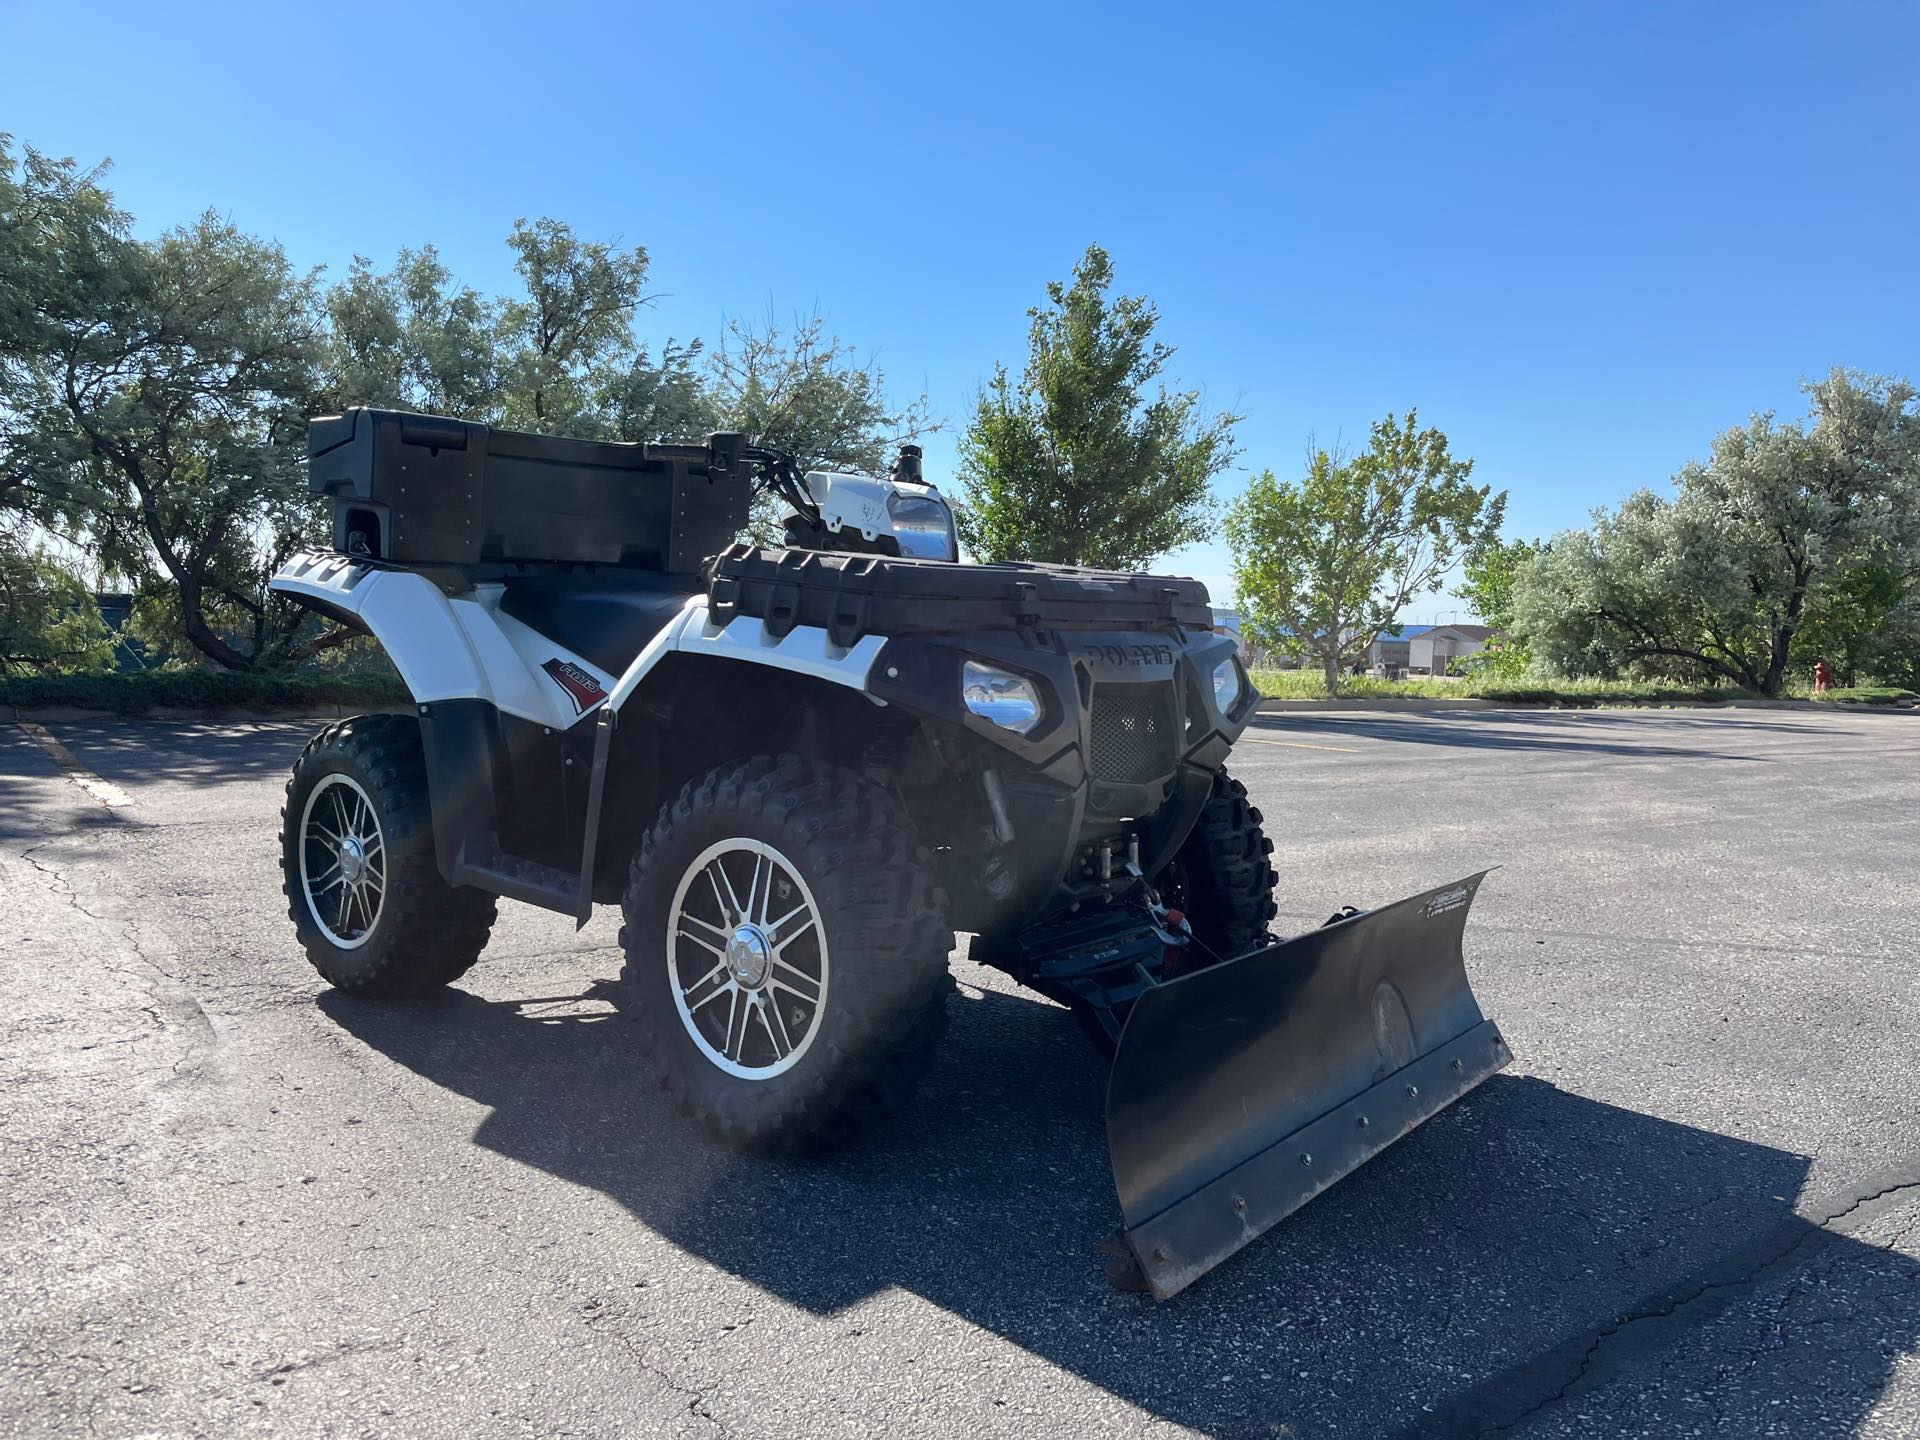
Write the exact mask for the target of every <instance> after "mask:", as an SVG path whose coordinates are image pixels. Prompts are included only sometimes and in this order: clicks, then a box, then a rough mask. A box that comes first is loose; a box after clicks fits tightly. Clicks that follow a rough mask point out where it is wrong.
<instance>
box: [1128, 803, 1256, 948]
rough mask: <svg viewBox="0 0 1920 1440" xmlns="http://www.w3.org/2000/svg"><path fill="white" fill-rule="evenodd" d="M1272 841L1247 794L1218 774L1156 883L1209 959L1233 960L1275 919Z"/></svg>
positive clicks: (1251, 944)
mask: <svg viewBox="0 0 1920 1440" xmlns="http://www.w3.org/2000/svg"><path fill="white" fill-rule="evenodd" d="M1272 855H1273V841H1271V840H1269V839H1268V838H1267V835H1266V831H1265V830H1264V829H1263V828H1262V825H1261V815H1260V811H1259V808H1258V807H1257V806H1255V805H1254V803H1253V802H1252V801H1251V800H1249V799H1248V798H1247V787H1246V786H1244V785H1242V784H1241V783H1240V782H1239V781H1238V780H1236V779H1234V778H1233V777H1232V776H1231V775H1229V774H1227V772H1226V771H1225V770H1221V771H1219V772H1218V773H1216V774H1215V775H1214V777H1213V791H1212V793H1211V794H1210V795H1208V796H1207V803H1206V805H1205V806H1204V807H1203V808H1202V809H1201V811H1200V818H1199V819H1198V820H1196V821H1195V822H1194V826H1193V830H1192V831H1191V832H1190V833H1189V834H1188V836H1187V838H1186V841H1185V843H1183V844H1182V845H1181V847H1180V849H1179V852H1178V853H1177V854H1176V855H1175V856H1174V859H1173V863H1172V864H1171V865H1169V866H1168V867H1167V868H1166V870H1165V871H1163V872H1162V873H1161V874H1160V875H1159V876H1157V877H1156V879H1155V883H1156V885H1157V887H1158V888H1159V890H1160V893H1161V896H1162V897H1163V898H1164V899H1165V900H1166V901H1167V903H1168V904H1170V905H1174V906H1177V907H1178V908H1179V909H1181V910H1183V911H1184V912H1185V913H1186V916H1187V923H1188V924H1190V925H1192V926H1193V934H1194V938H1195V939H1196V940H1198V941H1199V942H1200V943H1201V944H1202V945H1204V946H1205V947H1206V948H1207V950H1208V951H1209V952H1210V956H1209V958H1212V959H1219V960H1232V959H1234V958H1236V957H1237V956H1240V955H1243V954H1245V953H1246V952H1247V951H1249V950H1251V949H1253V948H1255V947H1256V946H1258V945H1260V944H1262V943H1263V942H1264V941H1265V940H1266V938H1267V927H1268V926H1269V925H1271V924H1272V923H1273V917H1274V914H1275V913H1276V912H1275V909H1274V903H1273V886H1274V882H1275V881H1276V880H1277V879H1279V877H1278V876H1277V875H1276V874H1274V870H1273V862H1272V859H1271V857H1272Z"/></svg>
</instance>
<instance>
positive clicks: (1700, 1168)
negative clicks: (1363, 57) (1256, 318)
mask: <svg viewBox="0 0 1920 1440" xmlns="http://www.w3.org/2000/svg"><path fill="white" fill-rule="evenodd" d="M311 728H312V727H311V726H310V725H308V724H306V723H275V724H257V725H187V724H176V723H160V722H148V723H132V722H113V723H105V722H101V723H77V722H76V723H68V724H57V723H56V724H50V725H49V726H48V729H49V730H50V731H51V732H52V734H53V736H54V737H55V738H57V739H58V741H60V742H61V743H63V744H64V745H65V747H66V748H67V750H68V751H69V752H70V754H71V756H72V757H74V759H75V761H76V762H77V764H79V765H80V766H83V767H85V768H86V769H87V770H88V771H90V772H92V774H93V775H94V776H97V777H99V779H100V780H102V781H104V782H105V785H106V788H105V789H100V788H98V787H83V786H82V785H80V784H79V783H77V782H76V781H75V780H74V779H73V778H71V777H70V775H69V774H68V773H67V772H65V771H63V770H62V769H61V768H60V766H59V765H58V764H56V763H55V759H54V758H53V756H52V755H50V754H49V752H48V750H47V749H46V748H45V747H44V746H43V745H41V744H39V743H36V741H35V739H34V738H33V737H31V736H30V735H28V734H27V733H26V732H24V731H22V730H20V729H18V728H16V727H13V726H5V725H0V917H4V918H0V1086H3V1087H4V1088H3V1089H0V1095H4V1109H3V1110H0V1435H6V1436H52V1435H62V1436H64V1435H75V1434H93V1435H142V1436H145V1435H160V1436H173V1435H220V1436H230V1435H249V1434H280V1435H301V1436H306V1435H342V1436H347V1435H377V1436H416V1435H417V1436H443V1435H449V1434H462V1435H473V1436H493V1435H501V1436H516V1435H568V1434H592V1435H605V1434H644V1435H649V1436H656V1435H657V1436H677V1435H689V1436H706V1435H725V1436H738V1437H760V1436H767V1437H777V1436H814V1435H822V1434H829V1433H831V1434H851V1435H889V1436H893V1435H901V1434H950V1433H960V1432H964V1433H966V1434H967V1435H969V1436H972V1437H984V1436H999V1435H1009V1436H1011V1435H1032V1434H1035V1433H1071V1434H1075V1435H1082V1434H1085V1435H1108V1434H1114V1435H1137V1434H1145V1433H1153V1434H1156V1435H1157V1434H1162V1433H1175V1432H1184V1431H1191V1432H1193V1433H1198V1434H1204V1435H1217V1436H1246V1437H1253V1436H1294V1437H1319V1436H1349V1435H1351V1436H1377V1435H1405V1436H1426V1435H1521V1434H1524V1435H1528V1436H1573V1435H1655V1436H1662V1437H1665V1436H1676V1435H1729V1436H1756V1435H1793V1436H1826V1435H1869V1436H1889V1437H1890V1436H1914V1435H1920V1026H1916V1025H1915V1024H1914V1017H1915V1016H1916V1014H1920V1004H1917V1003H1916V1002H1917V1001H1920V971H1917V970H1916V965H1915V959H1916V956H1917V955H1920V865H1917V864H1916V859H1917V858H1920V856H1917V854H1916V851H1917V850H1920V845H1917V842H1920V715H1875V714H1859V713H1812V712H1805V711H1772V710H1769V711H1746V710H1741V711H1712V712H1708V711H1593V712H1570V713H1551V712H1537V711H1534V712H1528V711H1511V712H1504V711H1477V712H1474V713H1472V714H1465V715H1444V716H1442V715H1429V714H1391V715H1387V714H1379V713H1358V712H1355V713H1319V714H1313V715H1286V716H1271V717H1263V718H1262V720H1261V722H1260V723H1259V725H1258V726H1257V727H1256V729H1255V730H1254V731H1253V732H1250V734H1249V736H1248V738H1247V740H1246V741H1245V742H1244V743H1243V745H1242V746H1241V748H1240V750H1239V751H1238V752H1237V754H1236V759H1235V767H1234V768H1235V770H1236V773H1238V774H1240V775H1241V777H1242V778H1243V779H1245V780H1246V781H1247V783H1248V785H1249V788H1250V789H1251V790H1252V792H1253V794H1254V797H1255V799H1256V800H1257V801H1258V802H1259V803H1260V804H1261V805H1262V806H1263V807H1264V808H1265V810H1266V813H1267V817H1268V826H1269V830H1270V832H1271V833H1272V834H1273V836H1274V838H1275V841H1276V847H1277V853H1276V861H1277V864H1278V868H1279V871H1280V875H1281V889H1280V904H1281V908H1282V921H1283V923H1284V924H1287V925H1289V926H1292V927H1294V928H1301V927H1305V926H1307V925H1310V924H1313V923H1315V922H1317V921H1318V920H1319V919H1320V918H1321V917H1323V916H1324V915H1326V914H1327V913H1329V912H1330V911H1331V910H1333V909H1334V908H1336V907H1337V906H1338V905H1340V904H1342V903H1354V904H1359V905H1368V904H1374V903H1379V902H1382V901H1385V900H1389V899H1394V898H1397V897H1399V896H1401V895H1404V894H1408V893H1411V892H1414V891H1417V890H1421V889H1424V888H1427V887H1428V886H1431V885H1434V884H1437V883H1439V882H1441V881H1444V880H1447V879H1451V878H1455V877H1457V876H1460V875H1464V874H1467V873H1470V872H1472V871H1474V870H1478V869H1480V868H1482V867H1484V866H1487V865H1495V864H1497V865H1500V866H1502V867H1503V868H1502V869H1500V870H1499V871H1498V872H1497V873H1496V874H1495V875H1494V876H1492V877H1491V878H1490V879H1489V881H1488V882H1487V884H1486V885H1485V886H1484V887H1483V889H1482V891H1481V895H1480V898H1479V900H1478V901H1477V902H1476V904H1475V908H1474V913H1473V916H1472V919H1471V920H1470V921H1469V924H1468V928H1467V935H1468V963H1469V969H1470V971H1471V973H1472V976H1473V980H1474V985H1475V988H1476V990H1477V992H1478V994H1479V996H1480V999H1481V1002H1482V1004H1483V1006H1484V1007H1485V1009H1486V1010H1487V1012H1488V1013H1489V1014H1490V1015H1492V1016H1493V1017H1495V1018H1497V1019H1498V1020H1499V1021H1500V1022H1501V1024H1502V1029H1503V1031H1504V1033H1505V1034H1506V1035H1507V1037H1508V1038H1509V1040H1510V1041H1511V1042H1512V1045H1513V1048H1514V1051H1515V1053H1516V1056H1517V1059H1516V1062H1515V1064H1514V1065H1513V1067H1512V1068H1511V1069H1510V1070H1508V1071H1507V1072H1505V1073H1504V1074H1502V1075H1500V1076H1497V1077H1495V1078H1494V1079H1493V1080H1491V1081H1489V1082H1488V1083H1487V1084H1486V1085H1485V1086H1483V1087H1482V1088H1481V1089H1479V1090H1478V1091H1476V1092H1475V1093H1473V1094H1472V1095H1470V1096H1469V1097H1468V1098H1467V1099H1466V1100H1464V1101H1463V1102H1461V1103H1460V1104H1459V1105H1457V1106H1455V1107H1454V1108H1453V1109H1451V1110H1449V1111H1447V1112H1446V1113H1444V1114H1443V1115H1441V1116H1440V1117H1439V1118H1438V1119H1436V1120H1435V1121H1433V1122H1432V1123H1430V1124H1429V1125H1427V1126H1425V1127H1424V1128H1422V1129H1421V1130H1419V1131H1418V1132H1416V1133H1415V1134H1414V1135H1412V1136H1411V1137H1409V1138H1408V1139H1406V1140H1405V1141H1403V1142H1401V1143H1400V1144H1399V1145H1397V1146H1395V1147H1393V1148H1392V1149H1391V1150H1389V1151H1388V1152H1387V1153H1385V1154H1384V1155H1382V1156H1380V1157H1379V1158H1378V1159H1376V1160H1374V1161H1373V1162H1371V1163H1370V1164H1369V1165H1367V1166H1366V1167H1364V1168H1363V1169H1362V1170H1361V1171H1359V1172H1358V1173H1356V1174H1355V1175H1354V1176H1353V1177H1351V1178H1350V1179H1349V1180H1347V1181H1345V1182H1344V1183H1342V1184H1341V1185H1339V1186H1337V1187H1336V1188H1335V1189H1333V1190H1332V1191H1330V1192H1329V1193H1327V1194H1326V1195H1324V1196H1323V1197H1321V1198H1320V1199H1319V1200H1317V1201H1315V1202H1314V1203H1313V1204H1312V1205H1310V1206H1308V1207H1307V1208H1306V1209H1305V1210H1303V1211H1302V1212H1300V1213H1299V1214H1298V1215H1296V1216H1294V1217H1293V1218H1291V1219H1290V1220H1288V1221H1287V1222H1285V1223H1284V1224H1282V1225H1281V1226H1279V1227H1278V1228H1276V1229H1275V1230H1274V1231H1273V1232H1271V1233H1270V1234H1269V1235H1268V1236H1267V1237H1266V1238H1265V1239H1263V1240H1262V1241H1260V1242H1259V1243H1258V1244H1256V1245H1255V1246H1253V1247H1252V1248H1250V1249H1249V1250H1247V1251H1245V1252H1243V1253H1242V1254H1241V1255H1239V1256H1238V1257H1236V1258H1235V1259H1234V1260H1232V1261H1230V1262H1228V1264H1227V1265H1225V1266H1224V1267H1222V1268H1221V1269H1220V1270H1218V1271H1216V1272H1215V1273H1214V1274H1212V1275H1211V1276H1209V1277H1207V1278H1206V1279H1205V1280H1204V1281H1202V1282H1201V1283H1200V1284H1198V1285H1196V1286H1195V1287H1194V1288H1193V1289H1191V1290H1189V1291H1188V1292H1186V1293H1185V1294H1184V1295H1182V1296H1180V1297H1179V1298H1178V1299H1176V1300H1175V1301H1174V1302H1172V1303H1170V1304H1167V1305H1161V1306H1156V1305H1155V1304H1153V1303H1152V1302H1151V1301H1148V1300H1146V1299H1145V1298H1144V1297H1141V1296H1137V1295H1127V1294H1120V1293H1117V1292H1114V1291H1112V1290H1110V1289H1108V1288H1107V1286H1106V1283H1105V1281H1104V1278H1103V1272H1102V1265H1101V1259H1100V1256H1099V1254H1098V1253H1097V1252H1096V1249H1095V1246H1096V1243H1097V1242H1098V1241H1099V1240H1100V1239H1101V1238H1102V1237H1103V1236H1105V1235H1107V1234H1109V1233H1111V1232H1112V1231H1113V1230H1114V1228H1115V1227H1116V1224H1117V1221H1118V1210H1117V1205H1116V1202H1115V1200H1114V1197H1113V1192H1112V1184H1111V1179H1110V1176H1109V1174H1108V1172H1107V1169H1106V1162H1105V1155H1104V1137H1103V1132H1102V1124H1101V1094H1102V1082H1103V1072H1102V1067H1101V1064H1100V1062H1099V1061H1098V1060H1097V1058H1096V1057H1095V1056H1094V1055H1093V1054H1092V1053H1091V1051H1090V1050H1089V1049H1088V1048H1087V1047H1086V1046H1085V1045H1084V1042H1083V1041H1082V1040H1081V1039H1080V1037H1079V1034H1078V1032H1077V1029H1076V1027H1075V1026H1074V1025H1073V1024H1072V1022H1071V1021H1070V1020H1069V1019H1068V1017H1067V1016H1066V1015H1065V1014H1064V1013H1063V1012H1061V1011H1060V1010H1058V1009H1056V1008H1055V1007H1052V1006H1050V1005H1047V1004H1045V1003H1043V1002H1041V1001H1038V1000H1037V999H1035V998H1034V997H1032V996H1029V995H1024V994H1021V993H1019V992H1017V991H1015V990H1014V989H1013V988H1012V987H1011V986H1010V985H1009V984H1007V983H1006V982H1003V981H1001V980H1000V979H998V978H997V977H995V976H993V975H991V974H989V973H988V972H985V971H983V970H980V969H978V968H976V967H973V966H971V965H969V964H967V963H966V962H965V961H964V959H961V958H957V959H956V962H955V963H956V971H957V974H958V975H959V977H960V979H961V982H962V985H961V990H960V993H959V994H958V995H957V996H956V997H955V999H954V1000H953V1002H952V1005H953V1016H952V1019H953V1023H952V1027H951V1031H950V1035H949V1039H948V1042H947V1044H946V1046H945V1049H944V1050H943V1053H942V1056H941V1058H940V1061H939V1063H938V1065H937V1066H936V1068H935V1070H934V1073H933V1075H932V1077H931V1078H930V1080H929V1082H928V1083H927V1084H926V1085H925V1086H924V1087H923V1088H922V1089H921V1090H920V1091H919V1092H918V1093H917V1094H916V1095H915V1096H914V1097H913V1099H912V1100H911V1102H910V1103H909V1104H908V1105H907V1106H906V1107H905V1109H904V1110H903V1112H902V1113H901V1115H900V1116H899V1117H898V1119H897V1120H896V1121H895V1122H893V1123H892V1124H891V1125H889V1126H888V1127H887V1128H886V1129H884V1130H883V1131H882V1132H881V1133H879V1134H878V1135H876V1136H875V1137H873V1139H872V1140H871V1141H870V1142H869V1143H867V1144H865V1145H863V1146H861V1147H860V1148H858V1149H857V1150H855V1151H853V1152H851V1153H849V1154H846V1155H843V1156H840V1157H837V1158H834V1159H831V1160H827V1161H816V1162H810V1163H808V1162H776V1161H768V1160H755V1159H744V1158H741V1157H738V1156H734V1155H730V1154H726V1153H722V1152H719V1151H717V1150H715V1149H713V1148H711V1147H709V1146H708V1145H706V1144H705V1143H704V1142H702V1141H701V1140H700V1139H699V1138H698V1137H696V1136H693V1135H691V1134H689V1133H688V1131H687V1130H686V1128H685V1127H684V1126H683V1125H682V1123H681V1122H680V1121H679V1119H678V1118H677V1117H676V1116H675V1115H673V1114H670V1113H668V1112H667V1110H666V1108H665V1106H664V1105H663V1104H662V1103H661V1101H660V1100H659V1098H658V1097H657V1096H656V1094H655V1093H654V1092H653V1091H652V1090H650V1089H649V1088H648V1087H647V1086H646V1085H645V1084H643V1083H641V1082H640V1080H639V1079H638V1077H637V1076H636V1075H635V1073H634V1070H633V1067H632V1064H631V1060H630V1056H629V1050H628V1045H627V1042H626V1039H625V1036H624V1035H623V1025H622V1023H621V1022H620V1021H619V1020H617V1019H615V1018H613V1017H612V1015H611V1012H610V1009H609V1007H608V1006H607V1005H606V1003H605V1001H604V1000H603V999H602V998H601V992H600V989H599V987H600V984H601V982H604V981H605V980H606V979H608V978H609V977H611V976H612V975H613V973H614V971H615V969H616V965H617V961H616V958H615V953H614V951H613V949H612V944H613V930H614V927H613V923H612V919H611V917H610V916H607V915H603V916H602V917H601V918H600V919H598V920H596V921H595V922H594V923H593V924H592V925H590V926H588V927H587V928H586V929H585V930H584V931H581V932H579V933H576V932H575V931H574V929H573V927H572V926H571V924H570V923H569V922H568V921H566V920H564V919H563V918H561V917H558V916H553V915H547V914H542V913H538V912H535V911H532V910H528V909H526V908H524V907H519V906H512V905H508V906H504V907H503V915H502V919H501V923H500V925H499V926H498V928H497V929H496V930H495V932H494V939H493V942H492V944H491V946H490V948H489V949H488V951H487V953H486V955H485V956H484V957H483V958H482V960H481V962H480V964H479V965H478V966H477V967H476V968H475V970H474V971H473V972H472V973H471V974H470V975H469V976H468V977H467V978H466V980H464V981H463V982H462V984H461V986H460V987H459V988H458V989H456V990H453V991H450V992H448V993H447V994H446V995H445V996H444V997H443V998H440V999H436V1000H433V1001H429V1002H425V1003H420V1004H412V1005H394V1006H382V1005H374V1004H367V1003H358V1002H353V1001H349V1000H347V999H345V998H344V997H341V996H338V995H335V994H332V993H328V992H326V991H325V990H324V989H323V987H322V986H321V985H320V983H319V982H318V980H317V978H316V977H315V976H314V974H313V972H312V971H311V970H310V969H309V968H308V966H307V965H306V963H305V961H304V960H303V958H302V957H301V955H300V953H299V951H298V950H297V949H296V947H295V945H294V942H293V934H292V930H291V927H290V926H289V924H288V923H287V920H286V917H285V914H284V910H283V902H282V900H281V896H280V891H279V875H278V868H277V844H276V838H275V837H276V830H277V826H278V809H279V801H280V791H281V786H282V784H283V781H284V777H285V773H286V769H287V766H288V765H289V764H290V762H291V761H292V759H293V757H294V755H295V754H296V753H297V752H298V750H299V748H300V746H301V745H302V744H303V743H304V741H305V739H306V736H307V734H308V733H309V731H310V729H311ZM114 787H117V789H118V792H120V793H121V794H122V795H123V797H124V799H125V802H126V803H124V804H108V803H107V802H106V801H104V800H103V799H101V798H100V797H101V795H103V794H109V795H110V794H112V793H114Z"/></svg>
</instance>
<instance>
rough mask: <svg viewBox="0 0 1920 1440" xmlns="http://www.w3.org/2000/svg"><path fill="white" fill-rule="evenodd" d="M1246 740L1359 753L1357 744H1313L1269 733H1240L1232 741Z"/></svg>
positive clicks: (1297, 748) (1254, 742)
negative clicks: (1276, 737) (1279, 738)
mask: <svg viewBox="0 0 1920 1440" xmlns="http://www.w3.org/2000/svg"><path fill="white" fill-rule="evenodd" d="M1248 742H1252V743H1253V744H1255V745H1285V746H1288V747H1289V748H1291V749H1294V750H1337V751H1339V752H1340V753H1341V754H1342V755H1358V754H1359V753H1360V749H1359V747H1358V746H1357V745H1315V744H1313V743H1311V742H1310V741H1306V740H1276V739H1274V738H1273V737H1272V736H1271V735H1242V736H1241V737H1240V738H1239V739H1238V740H1236V741H1235V742H1234V743H1235V744H1236V745H1245V744H1247V743H1248Z"/></svg>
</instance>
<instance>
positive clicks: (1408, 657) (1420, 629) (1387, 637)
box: [1367, 625, 1433, 676]
mask: <svg viewBox="0 0 1920 1440" xmlns="http://www.w3.org/2000/svg"><path fill="white" fill-rule="evenodd" d="M1431 629H1433V626H1431V625H1402V626H1401V627H1400V630H1399V633H1398V634H1394V633H1393V632H1391V631H1389V632H1388V633H1386V634H1383V635H1381V636H1380V638H1379V639H1377V640H1375V641H1374V642H1373V644H1371V645H1369V646H1368V647H1367V669H1368V670H1370V671H1375V672H1377V673H1379V674H1381V675H1386V676H1394V675H1404V674H1406V673H1407V667H1408V666H1410V665H1412V664H1413V642H1414V640H1415V638H1417V637H1418V636H1421V635H1424V634H1426V633H1427V631H1429V630H1431Z"/></svg>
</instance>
